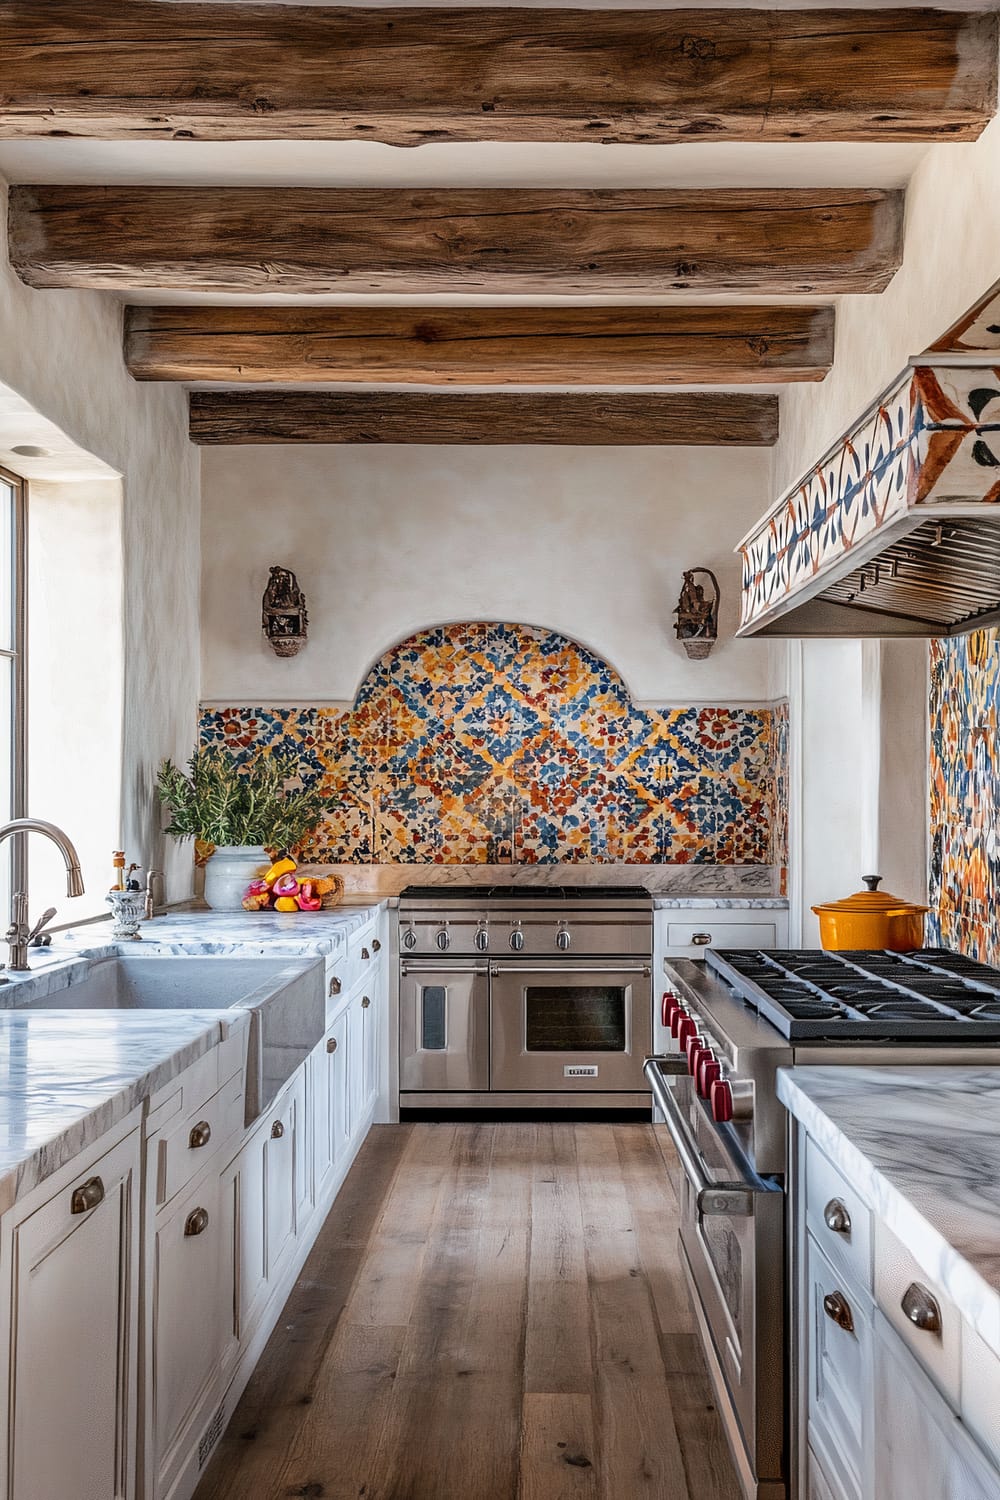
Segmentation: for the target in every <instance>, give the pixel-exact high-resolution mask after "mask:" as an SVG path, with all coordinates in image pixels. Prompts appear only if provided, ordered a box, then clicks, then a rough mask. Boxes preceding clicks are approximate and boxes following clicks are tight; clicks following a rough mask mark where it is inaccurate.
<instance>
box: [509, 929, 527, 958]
mask: <svg viewBox="0 0 1000 1500" xmlns="http://www.w3.org/2000/svg"><path fill="white" fill-rule="evenodd" d="M510 946H511V947H512V948H513V950H514V952H515V953H520V951H521V949H522V948H523V947H524V933H523V932H522V931H521V929H520V927H515V928H514V931H513V932H512V933H511V935H510Z"/></svg>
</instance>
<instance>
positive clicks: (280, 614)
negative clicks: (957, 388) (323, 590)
mask: <svg viewBox="0 0 1000 1500" xmlns="http://www.w3.org/2000/svg"><path fill="white" fill-rule="evenodd" d="M261 623H262V626H263V629H264V634H265V635H266V636H267V638H268V640H269V641H270V643H271V646H272V648H273V650H274V653H275V655H276V656H295V655H297V653H298V652H299V651H301V649H302V647H303V646H304V645H305V643H306V641H307V639H308V636H309V616H308V614H307V613H306V596H305V594H303V592H302V590H301V589H300V588H299V580H298V579H297V578H296V576H295V574H294V573H293V572H292V571H291V569H290V568H272V569H271V576H270V578H269V579H268V581H267V588H266V589H265V590H264V598H263V601H262V611H261Z"/></svg>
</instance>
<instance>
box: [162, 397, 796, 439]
mask: <svg viewBox="0 0 1000 1500" xmlns="http://www.w3.org/2000/svg"><path fill="white" fill-rule="evenodd" d="M777 438H778V398H777V397H776V396H766V395H763V396H756V395H745V394H743V393H732V394H723V393H719V394H715V393H712V394H706V393H705V392H698V393H692V392H688V391H671V392H669V393H666V394H664V393H661V392H650V393H648V394H641V395H634V394H623V393H621V392H598V393H591V392H588V393H586V394H581V393H574V394H571V395H566V394H565V393H563V392H561V391H560V392H552V391H544V392H535V393H533V394H526V393H524V392H505V393H504V394H502V395H497V394H495V393H494V394H491V395H488V396H487V395H461V394H458V393H450V394H448V395H443V396H437V395H427V394H425V393H423V392H420V393H411V392H405V393H404V392H398V391H336V392H334V391H193V392H192V393H191V439H192V441H193V442H195V443H472V444H476V443H479V444H482V443H574V444H587V445H590V444H612V445H654V444H655V445H658V446H663V445H667V444H698V445H702V444H706V443H707V444H712V445H713V446H721V447H730V446H736V447H768V446H770V445H771V444H772V443H774V442H776V441H777Z"/></svg>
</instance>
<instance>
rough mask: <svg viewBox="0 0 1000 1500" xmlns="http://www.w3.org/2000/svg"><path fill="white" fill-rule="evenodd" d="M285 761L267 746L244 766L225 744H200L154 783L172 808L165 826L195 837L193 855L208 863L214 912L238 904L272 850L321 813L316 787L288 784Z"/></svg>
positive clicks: (293, 839)
mask: <svg viewBox="0 0 1000 1500" xmlns="http://www.w3.org/2000/svg"><path fill="white" fill-rule="evenodd" d="M287 781H288V767H287V763H285V762H283V761H282V759H281V758H280V757H279V756H275V755H269V754H268V753H267V752H266V751H262V752H260V753H259V754H257V755H256V756H254V757H253V759H252V760H250V761H248V762H247V763H246V764H245V765H239V764H238V763H237V761H236V760H235V759H234V757H233V756H232V755H230V754H229V753H228V752H227V751H226V750H224V749H222V748H221V747H220V746H209V748H208V749H205V750H196V751H195V752H194V754H193V755H192V756H191V759H190V760H189V761H188V763H187V769H186V771H185V770H181V768H180V767H179V766H176V765H174V763H173V761H171V760H165V761H164V762H163V764H162V765H161V766H160V769H159V773H158V775H157V779H156V789H157V793H158V795H159V798H160V801H161V802H162V803H163V804H164V806H165V807H167V808H169V810H170V822H169V824H168V825H167V829H166V832H167V833H169V834H171V835H172V836H173V837H174V838H179V839H184V838H193V839H194V841H195V859H196V861H197V863H198V864H203V865H204V866H205V900H206V901H207V903H208V905H209V906H210V907H212V908H213V909H214V910H216V911H239V910H240V908H241V902H242V899H243V892H244V891H245V890H246V888H247V886H248V885H249V883H250V881H251V880H254V879H255V878H256V877H257V876H258V875H259V874H261V873H262V872H263V869H264V868H266V867H267V865H269V864H270V855H272V854H274V853H276V852H277V851H278V850H281V849H291V848H292V847H293V846H294V845H295V844H297V843H298V842H299V841H300V840H301V839H302V838H304V837H305V835H306V834H307V833H309V832H310V831H311V830H312V829H313V828H315V827H316V825H317V823H318V822H319V821H320V819H321V817H322V816H323V810H324V807H325V799H324V796H323V793H322V792H321V791H320V789H319V788H318V787H314V788H310V789H305V788H302V787H289V786H287V785H286V783H287Z"/></svg>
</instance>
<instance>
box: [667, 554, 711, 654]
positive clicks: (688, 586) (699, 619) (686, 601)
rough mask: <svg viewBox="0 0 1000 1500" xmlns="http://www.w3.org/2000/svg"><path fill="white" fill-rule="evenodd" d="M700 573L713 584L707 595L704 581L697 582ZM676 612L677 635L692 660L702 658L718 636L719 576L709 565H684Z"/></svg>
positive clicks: (675, 627)
mask: <svg viewBox="0 0 1000 1500" xmlns="http://www.w3.org/2000/svg"><path fill="white" fill-rule="evenodd" d="M699 575H700V576H701V577H703V578H707V579H708V580H709V583H710V585H711V593H710V595H708V596H707V597H706V593H705V585H704V584H701V583H696V582H695V579H696V577H698V576H699ZM674 614H675V615H676V616H677V624H676V625H675V626H674V629H675V630H676V631H677V639H678V640H679V641H680V643H681V645H682V646H683V647H684V650H685V651H686V652H687V654H688V656H690V657H691V659H692V660H693V661H703V660H704V659H705V657H706V656H708V655H709V653H710V652H711V650H712V647H713V646H714V645H715V643H716V641H717V640H718V638H719V580H718V579H717V578H716V576H715V574H714V573H713V572H712V571H711V569H710V568H685V570H684V583H683V585H682V587H681V596H680V598H679V599H678V601H677V608H676V609H675V610H674Z"/></svg>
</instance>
